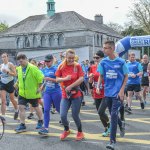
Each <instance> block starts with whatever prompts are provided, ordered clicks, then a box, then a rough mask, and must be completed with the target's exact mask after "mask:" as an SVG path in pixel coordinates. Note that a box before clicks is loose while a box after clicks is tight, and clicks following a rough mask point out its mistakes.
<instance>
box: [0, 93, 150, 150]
mask: <svg viewBox="0 0 150 150" xmlns="http://www.w3.org/2000/svg"><path fill="white" fill-rule="evenodd" d="M85 100H86V106H84V107H82V109H81V113H80V117H81V120H82V126H83V131H84V134H85V139H84V140H83V141H79V142H77V141H75V136H76V126H75V124H74V122H73V119H72V117H71V111H70V112H69V114H68V118H69V121H70V128H71V135H70V136H69V137H68V138H67V140H65V141H60V140H59V136H60V134H61V133H62V131H63V126H61V125H60V124H59V120H60V118H59V114H58V113H56V114H51V123H50V127H49V135H48V137H42V136H40V135H39V134H38V131H37V130H36V129H35V126H36V123H37V117H36V115H34V116H35V118H34V119H32V120H28V119H26V126H27V132H24V133H21V134H16V133H15V131H14V129H15V128H16V126H17V125H18V124H19V120H17V121H14V120H13V114H14V112H13V108H11V110H10V111H7V114H6V122H7V123H6V126H5V134H4V136H3V138H2V140H0V150H106V148H105V146H106V144H107V143H108V142H109V137H102V132H103V131H104V128H103V126H102V123H101V122H100V120H99V116H98V115H97V112H96V109H95V106H94V105H93V100H92V98H91V97H90V96H86V97H85ZM107 113H108V111H107ZM28 114H29V112H28V111H27V115H28ZM125 118H126V135H125V137H124V138H121V137H120V136H119V129H118V132H117V145H116V150H150V101H149V102H148V104H147V105H146V108H145V110H141V108H140V102H139V101H137V100H134V101H133V114H131V115H129V114H127V113H126V115H125Z"/></svg>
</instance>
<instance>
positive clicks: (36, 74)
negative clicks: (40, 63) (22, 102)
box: [17, 63, 44, 99]
mask: <svg viewBox="0 0 150 150" xmlns="http://www.w3.org/2000/svg"><path fill="white" fill-rule="evenodd" d="M17 71H18V87H19V95H20V96H22V97H24V98H26V99H37V98H40V97H41V93H37V90H38V88H39V85H40V84H41V83H42V82H43V79H44V75H43V73H42V72H41V71H40V70H39V69H38V68H37V67H36V66H34V65H32V64H30V63H28V65H27V68H26V70H25V72H24V71H23V68H22V67H21V66H19V67H18V68H17Z"/></svg>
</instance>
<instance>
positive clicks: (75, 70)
mask: <svg viewBox="0 0 150 150" xmlns="http://www.w3.org/2000/svg"><path fill="white" fill-rule="evenodd" d="M61 66H62V65H60V66H59V68H58V70H57V71H56V73H55V75H56V76H57V77H61V78H64V77H66V76H67V75H71V80H69V81H64V82H62V83H61V85H62V97H63V98H67V96H66V91H65V87H67V86H69V85H71V84H72V83H74V82H75V81H76V80H78V79H79V78H80V77H84V73H83V71H82V68H81V66H80V64H76V65H65V66H63V67H61ZM80 96H82V94H81V92H80V91H78V92H77V94H74V95H73V96H72V98H77V97H80Z"/></svg>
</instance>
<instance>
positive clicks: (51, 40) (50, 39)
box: [49, 35, 55, 47]
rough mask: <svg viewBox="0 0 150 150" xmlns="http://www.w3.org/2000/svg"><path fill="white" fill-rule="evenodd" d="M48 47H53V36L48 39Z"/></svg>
mask: <svg viewBox="0 0 150 150" xmlns="http://www.w3.org/2000/svg"><path fill="white" fill-rule="evenodd" d="M49 45H50V46H52V47H53V46H54V45H55V38H54V35H50V37H49Z"/></svg>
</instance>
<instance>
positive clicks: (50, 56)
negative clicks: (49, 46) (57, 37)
mask: <svg viewBox="0 0 150 150" xmlns="http://www.w3.org/2000/svg"><path fill="white" fill-rule="evenodd" d="M52 59H54V57H53V55H51V54H48V55H46V56H45V61H50V60H52Z"/></svg>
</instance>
